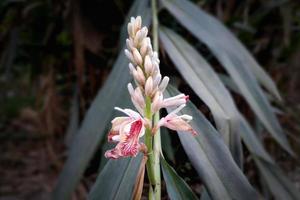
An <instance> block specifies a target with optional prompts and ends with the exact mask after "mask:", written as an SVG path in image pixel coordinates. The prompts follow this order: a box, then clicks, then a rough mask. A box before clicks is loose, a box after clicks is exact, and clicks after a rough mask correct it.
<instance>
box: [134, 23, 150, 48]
mask: <svg viewBox="0 0 300 200" xmlns="http://www.w3.org/2000/svg"><path fill="white" fill-rule="evenodd" d="M147 34H148V29H147V28H146V27H143V28H142V29H140V30H138V31H137V33H136V35H135V37H134V45H135V46H136V47H138V46H140V44H141V43H142V41H143V39H144V38H145V37H146V36H147Z"/></svg>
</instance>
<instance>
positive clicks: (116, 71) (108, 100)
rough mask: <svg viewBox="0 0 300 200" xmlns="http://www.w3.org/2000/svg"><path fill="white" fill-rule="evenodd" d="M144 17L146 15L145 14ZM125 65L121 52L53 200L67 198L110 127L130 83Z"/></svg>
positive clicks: (73, 148)
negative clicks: (115, 109)
mask: <svg viewBox="0 0 300 200" xmlns="http://www.w3.org/2000/svg"><path fill="white" fill-rule="evenodd" d="M135 12H137V11H133V13H130V15H131V14H133V15H136V13H135ZM139 12H141V11H139ZM145 13H147V12H146V11H145ZM130 15H128V16H130ZM149 22H150V21H148V22H147V21H146V22H145V21H144V22H143V24H144V25H146V26H147V25H148V24H147V23H149ZM125 24H127V21H126V22H125ZM124 42H125V41H124ZM127 65H128V59H127V58H126V57H125V55H124V53H123V48H122V50H121V52H120V54H119V56H118V58H117V60H116V62H115V64H114V66H113V70H112V72H111V73H110V75H109V77H108V78H107V81H106V82H105V84H104V85H103V87H102V88H101V90H100V91H99V93H98V94H97V96H96V98H95V99H94V101H93V103H92V104H91V106H90V108H89V110H88V111H87V113H86V116H85V118H84V120H83V122H82V125H81V128H80V129H79V132H78V134H77V135H76V137H75V138H74V141H73V143H72V145H71V149H70V153H69V157H68V159H67V161H66V163H65V166H64V168H63V170H62V172H61V174H60V176H59V179H58V183H57V185H56V187H55V188H54V191H53V193H52V196H53V199H55V200H67V199H70V198H71V194H72V193H73V191H74V190H75V188H76V186H77V184H78V182H79V181H80V178H81V176H82V174H83V173H84V170H85V168H86V167H87V165H88V163H89V161H90V159H91V158H92V156H93V155H94V153H95V151H96V149H97V147H98V145H99V143H100V142H101V140H102V139H103V137H104V135H105V134H106V133H105V132H104V131H105V129H106V127H107V125H109V124H110V123H109V121H110V119H111V118H112V114H113V108H114V107H115V105H116V103H117V102H118V101H120V100H121V95H122V94H123V91H127V89H126V84H127V83H128V82H129V81H130V80H131V77H130V76H129V72H128V67H127Z"/></svg>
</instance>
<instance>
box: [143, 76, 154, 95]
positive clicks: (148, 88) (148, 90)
mask: <svg viewBox="0 0 300 200" xmlns="http://www.w3.org/2000/svg"><path fill="white" fill-rule="evenodd" d="M152 91H153V80H152V77H151V76H150V77H149V78H148V79H147V81H146V84H145V94H146V95H147V96H151V94H152Z"/></svg>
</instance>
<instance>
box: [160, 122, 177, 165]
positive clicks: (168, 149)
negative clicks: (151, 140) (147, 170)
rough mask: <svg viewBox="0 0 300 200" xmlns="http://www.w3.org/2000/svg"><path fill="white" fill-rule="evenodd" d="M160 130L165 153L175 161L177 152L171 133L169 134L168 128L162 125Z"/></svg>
mask: <svg viewBox="0 0 300 200" xmlns="http://www.w3.org/2000/svg"><path fill="white" fill-rule="evenodd" d="M160 131H161V134H160V135H161V144H162V145H161V146H162V150H163V152H164V155H166V157H167V158H168V159H169V160H170V161H172V162H173V163H174V162H175V153H174V147H173V146H172V140H171V135H170V134H169V131H168V129H167V128H164V127H162V128H161V129H160Z"/></svg>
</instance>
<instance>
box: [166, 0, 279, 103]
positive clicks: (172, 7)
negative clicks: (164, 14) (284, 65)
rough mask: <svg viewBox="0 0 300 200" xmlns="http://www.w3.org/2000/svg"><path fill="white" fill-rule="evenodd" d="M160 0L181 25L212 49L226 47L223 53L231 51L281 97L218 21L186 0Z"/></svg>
mask: <svg viewBox="0 0 300 200" xmlns="http://www.w3.org/2000/svg"><path fill="white" fill-rule="evenodd" d="M161 1H162V2H163V4H164V5H165V7H166V8H167V9H168V10H169V11H170V12H171V13H172V14H173V15H174V16H175V17H176V18H177V19H178V20H179V21H180V22H181V23H182V24H183V26H185V27H186V28H188V29H189V30H190V31H191V32H192V33H193V34H194V35H195V36H196V37H197V38H199V39H200V40H201V41H202V42H204V43H206V44H207V45H208V46H209V47H210V48H211V49H212V51H214V50H215V49H214V48H217V47H222V49H220V51H224V49H223V47H226V50H225V51H228V52H225V53H232V54H233V55H232V56H234V59H238V60H241V61H243V62H244V63H245V65H247V66H248V67H249V69H250V70H251V71H252V72H253V73H254V74H255V76H256V78H257V79H258V80H259V81H260V82H261V83H262V84H263V85H264V87H266V88H267V89H268V90H269V91H270V92H272V93H273V95H274V96H276V97H277V98H278V99H281V97H280V94H279V92H278V90H277V88H276V86H275V84H274V82H273V81H272V79H271V78H270V76H269V75H268V74H267V73H266V72H265V71H264V70H263V69H262V68H261V67H260V66H259V65H258V63H257V62H256V61H255V59H254V58H253V57H252V56H251V54H250V53H249V51H248V50H247V49H246V48H245V47H244V46H243V45H242V43H240V41H239V40H238V39H237V38H236V37H235V36H234V35H233V34H232V33H231V32H230V31H229V30H228V29H227V28H226V27H225V26H224V25H223V24H222V23H221V22H220V21H218V20H217V19H215V18H214V17H212V16H210V15H209V14H207V13H205V12H204V11H202V10H201V9H199V8H198V7H197V6H196V5H194V4H193V3H191V2H189V1H187V0H184V1H183V0H161ZM187 21H188V22H187ZM203 39H204V40H203ZM222 45H224V46H222ZM223 53H224V52H223Z"/></svg>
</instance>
